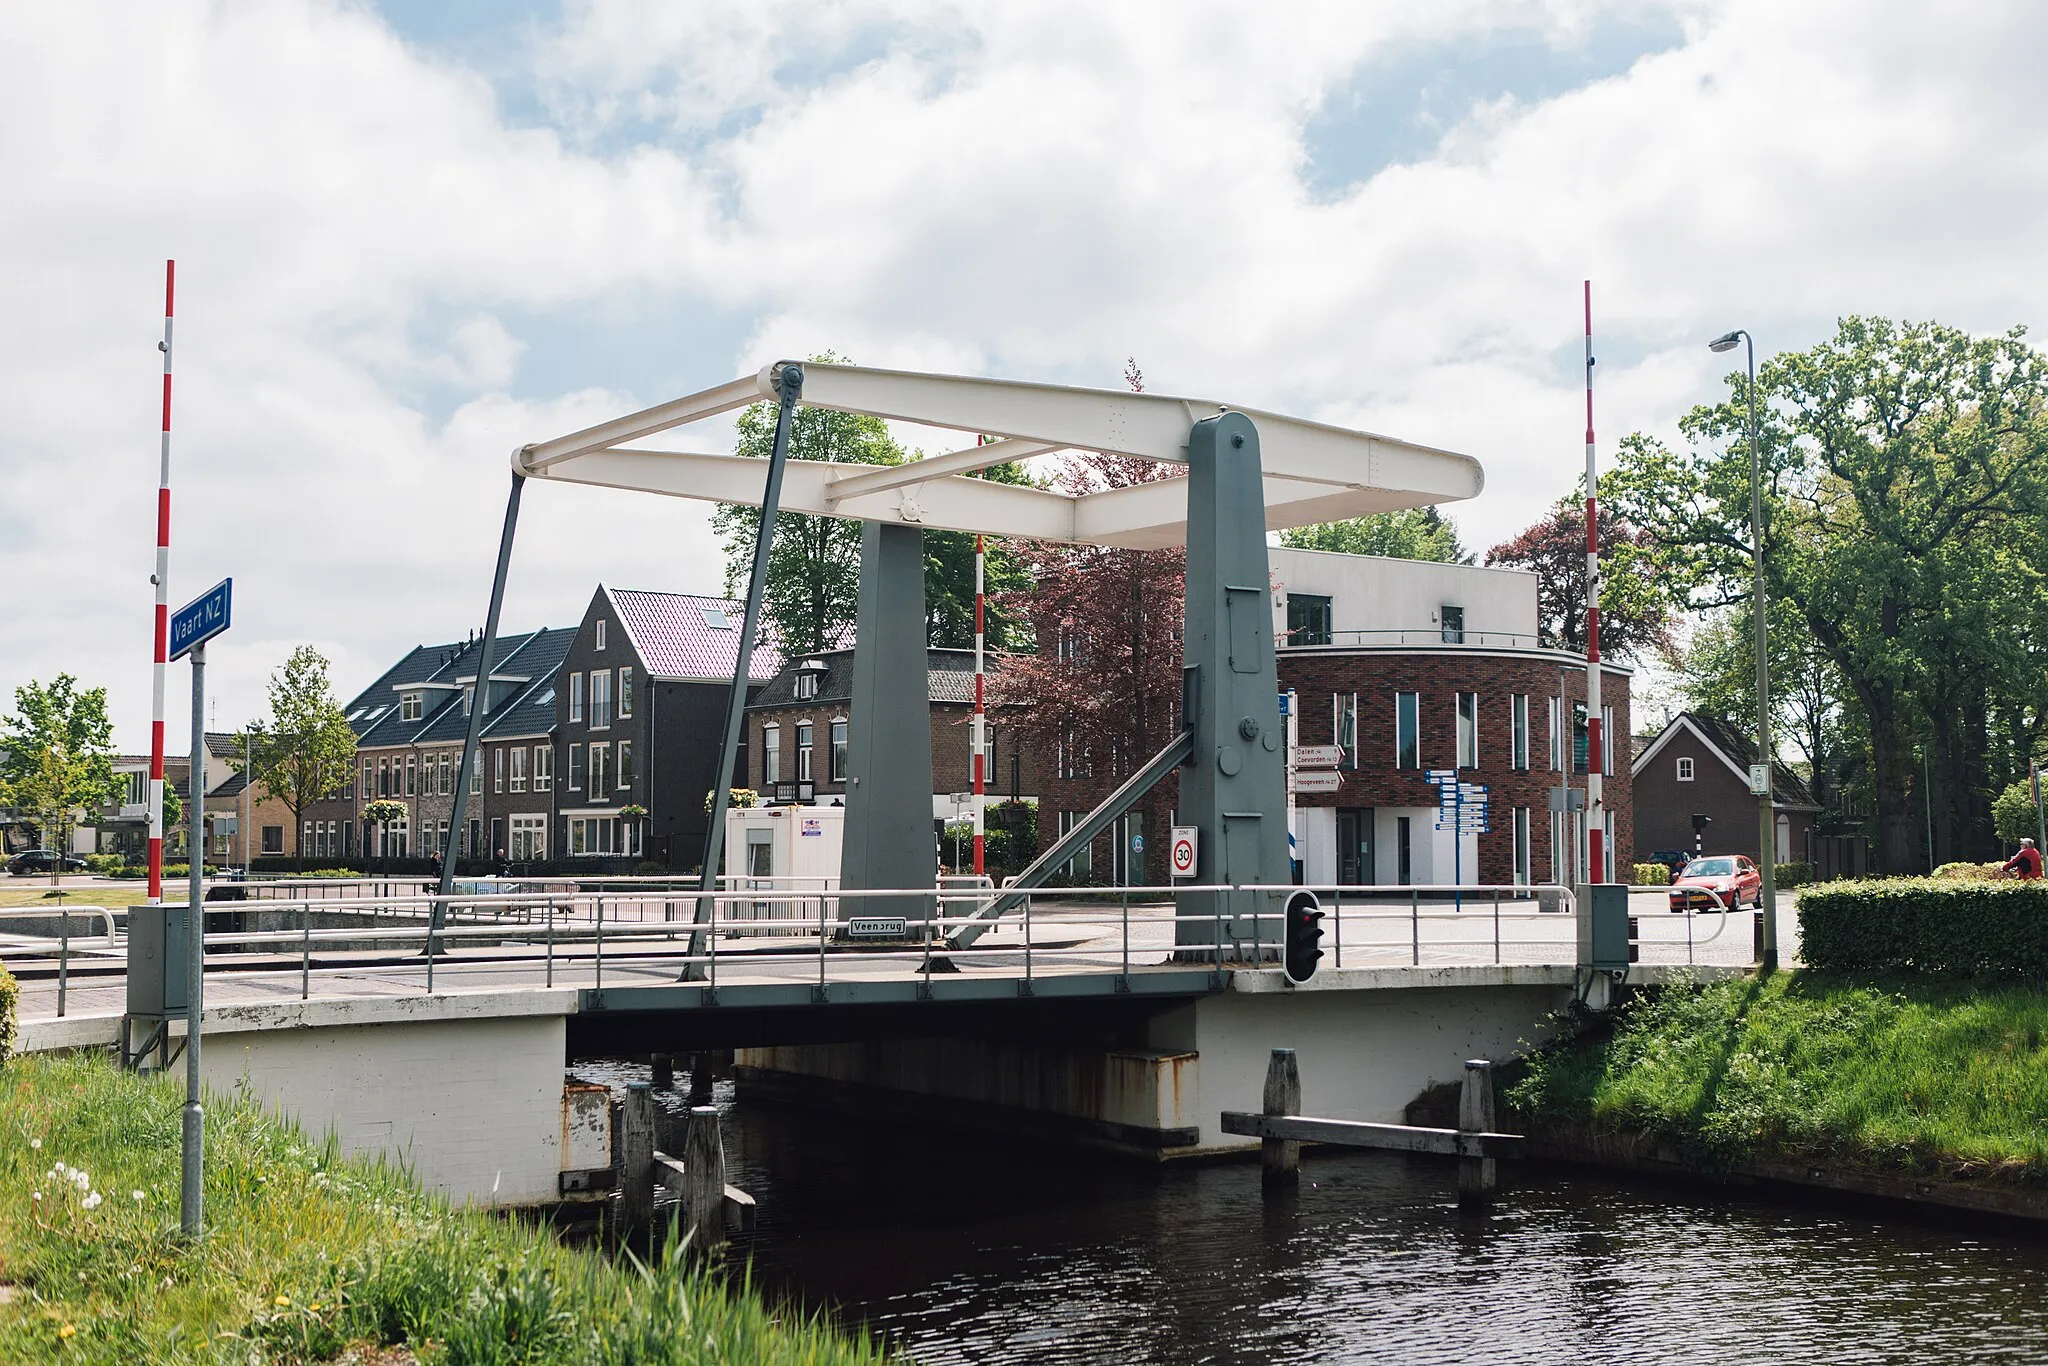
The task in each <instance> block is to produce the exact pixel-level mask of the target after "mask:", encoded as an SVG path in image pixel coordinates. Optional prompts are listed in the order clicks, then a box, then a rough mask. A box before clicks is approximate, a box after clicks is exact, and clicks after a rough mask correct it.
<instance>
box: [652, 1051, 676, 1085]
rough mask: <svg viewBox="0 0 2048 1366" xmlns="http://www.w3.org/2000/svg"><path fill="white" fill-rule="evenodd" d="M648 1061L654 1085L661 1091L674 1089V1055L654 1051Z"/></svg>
mask: <svg viewBox="0 0 2048 1366" xmlns="http://www.w3.org/2000/svg"><path fill="white" fill-rule="evenodd" d="M649 1062H650V1064H651V1066H652V1071H653V1074H654V1075H653V1080H654V1085H655V1086H656V1087H657V1088H658V1089H660V1090H663V1091H673V1090H675V1089H676V1055H675V1054H673V1053H656V1054H654V1055H653V1057H652V1058H651V1059H649Z"/></svg>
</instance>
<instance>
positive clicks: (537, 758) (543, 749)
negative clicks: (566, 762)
mask: <svg viewBox="0 0 2048 1366" xmlns="http://www.w3.org/2000/svg"><path fill="white" fill-rule="evenodd" d="M554 785H555V750H554V746H552V745H535V746H534V747H533V790H534V791H535V792H546V791H549V790H551V789H552V788H553V787H554Z"/></svg>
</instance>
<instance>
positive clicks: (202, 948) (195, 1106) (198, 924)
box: [178, 645, 206, 1238]
mask: <svg viewBox="0 0 2048 1366" xmlns="http://www.w3.org/2000/svg"><path fill="white" fill-rule="evenodd" d="M185 790H186V791H187V792H188V793H190V794H191V796H190V801H189V802H188V804H187V808H186V815H185V829H186V831H187V833H186V836H185V846H186V848H185V852H186V855H187V857H186V860H185V862H186V865H187V870H188V873H189V876H188V877H187V879H186V883H187V887H186V892H187V903H186V910H185V1114H184V1121H185V1131H184V1147H183V1151H182V1152H181V1153H180V1157H179V1163H180V1170H179V1176H180V1182H179V1188H178V1227H179V1229H180V1230H181V1231H182V1232H183V1233H184V1235H185V1236H186V1237H187V1238H197V1237H198V1236H199V1234H200V1230H201V1227H202V1224H203V1220H202V1218H201V1211H200V1203H201V1200H202V1199H203V1191H202V1189H201V1186H200V1173H201V1170H202V1168H203V1166H204V1162H205V1155H206V1137H205V1111H204V1110H202V1109H201V1108H200V1104H199V1086H200V1083H199V1034H200V1019H201V1010H202V1002H201V1000H200V997H201V995H202V994H203V991H204V986H205V974H206V912H205V910H204V907H205V904H206V888H205V887H204V885H203V883H204V881H205V876H206V834H205V831H206V646H204V645H200V646H199V647H198V648H197V649H195V650H193V651H192V776H191V777H190V779H188V780H187V782H186V789H185ZM195 834H196V835H197V836H198V840H197V842H196V843H195V841H194V839H193V836H194V835H195Z"/></svg>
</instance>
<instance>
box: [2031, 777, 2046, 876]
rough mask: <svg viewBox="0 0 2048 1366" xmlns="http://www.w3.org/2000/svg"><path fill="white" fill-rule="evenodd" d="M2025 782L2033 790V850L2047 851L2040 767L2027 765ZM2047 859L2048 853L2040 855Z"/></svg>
mask: <svg viewBox="0 0 2048 1366" xmlns="http://www.w3.org/2000/svg"><path fill="white" fill-rule="evenodd" d="M2027 781H2028V782H2029V783H2031V784H2033V788H2034V835H2035V839H2034V848H2036V849H2040V850H2048V816H2044V815H2043V813H2042V811H2041V765H2040V764H2038V763H2035V762H2033V761H2031V760H2030V761H2029V762H2028V764H2027ZM2042 857H2043V858H2048V853H2044V854H2042Z"/></svg>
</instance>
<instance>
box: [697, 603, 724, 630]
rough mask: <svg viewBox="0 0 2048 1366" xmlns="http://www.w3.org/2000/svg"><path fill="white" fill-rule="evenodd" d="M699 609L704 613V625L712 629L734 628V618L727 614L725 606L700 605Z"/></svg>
mask: <svg viewBox="0 0 2048 1366" xmlns="http://www.w3.org/2000/svg"><path fill="white" fill-rule="evenodd" d="M697 610H698V611H699V612H702V613H703V614H704V625H705V626H706V627H707V628H709V629H710V630H713V631H730V630H731V629H732V618H731V617H729V616H727V615H726V612H725V609H724V608H723V607H700V608H698V609H697Z"/></svg>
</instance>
